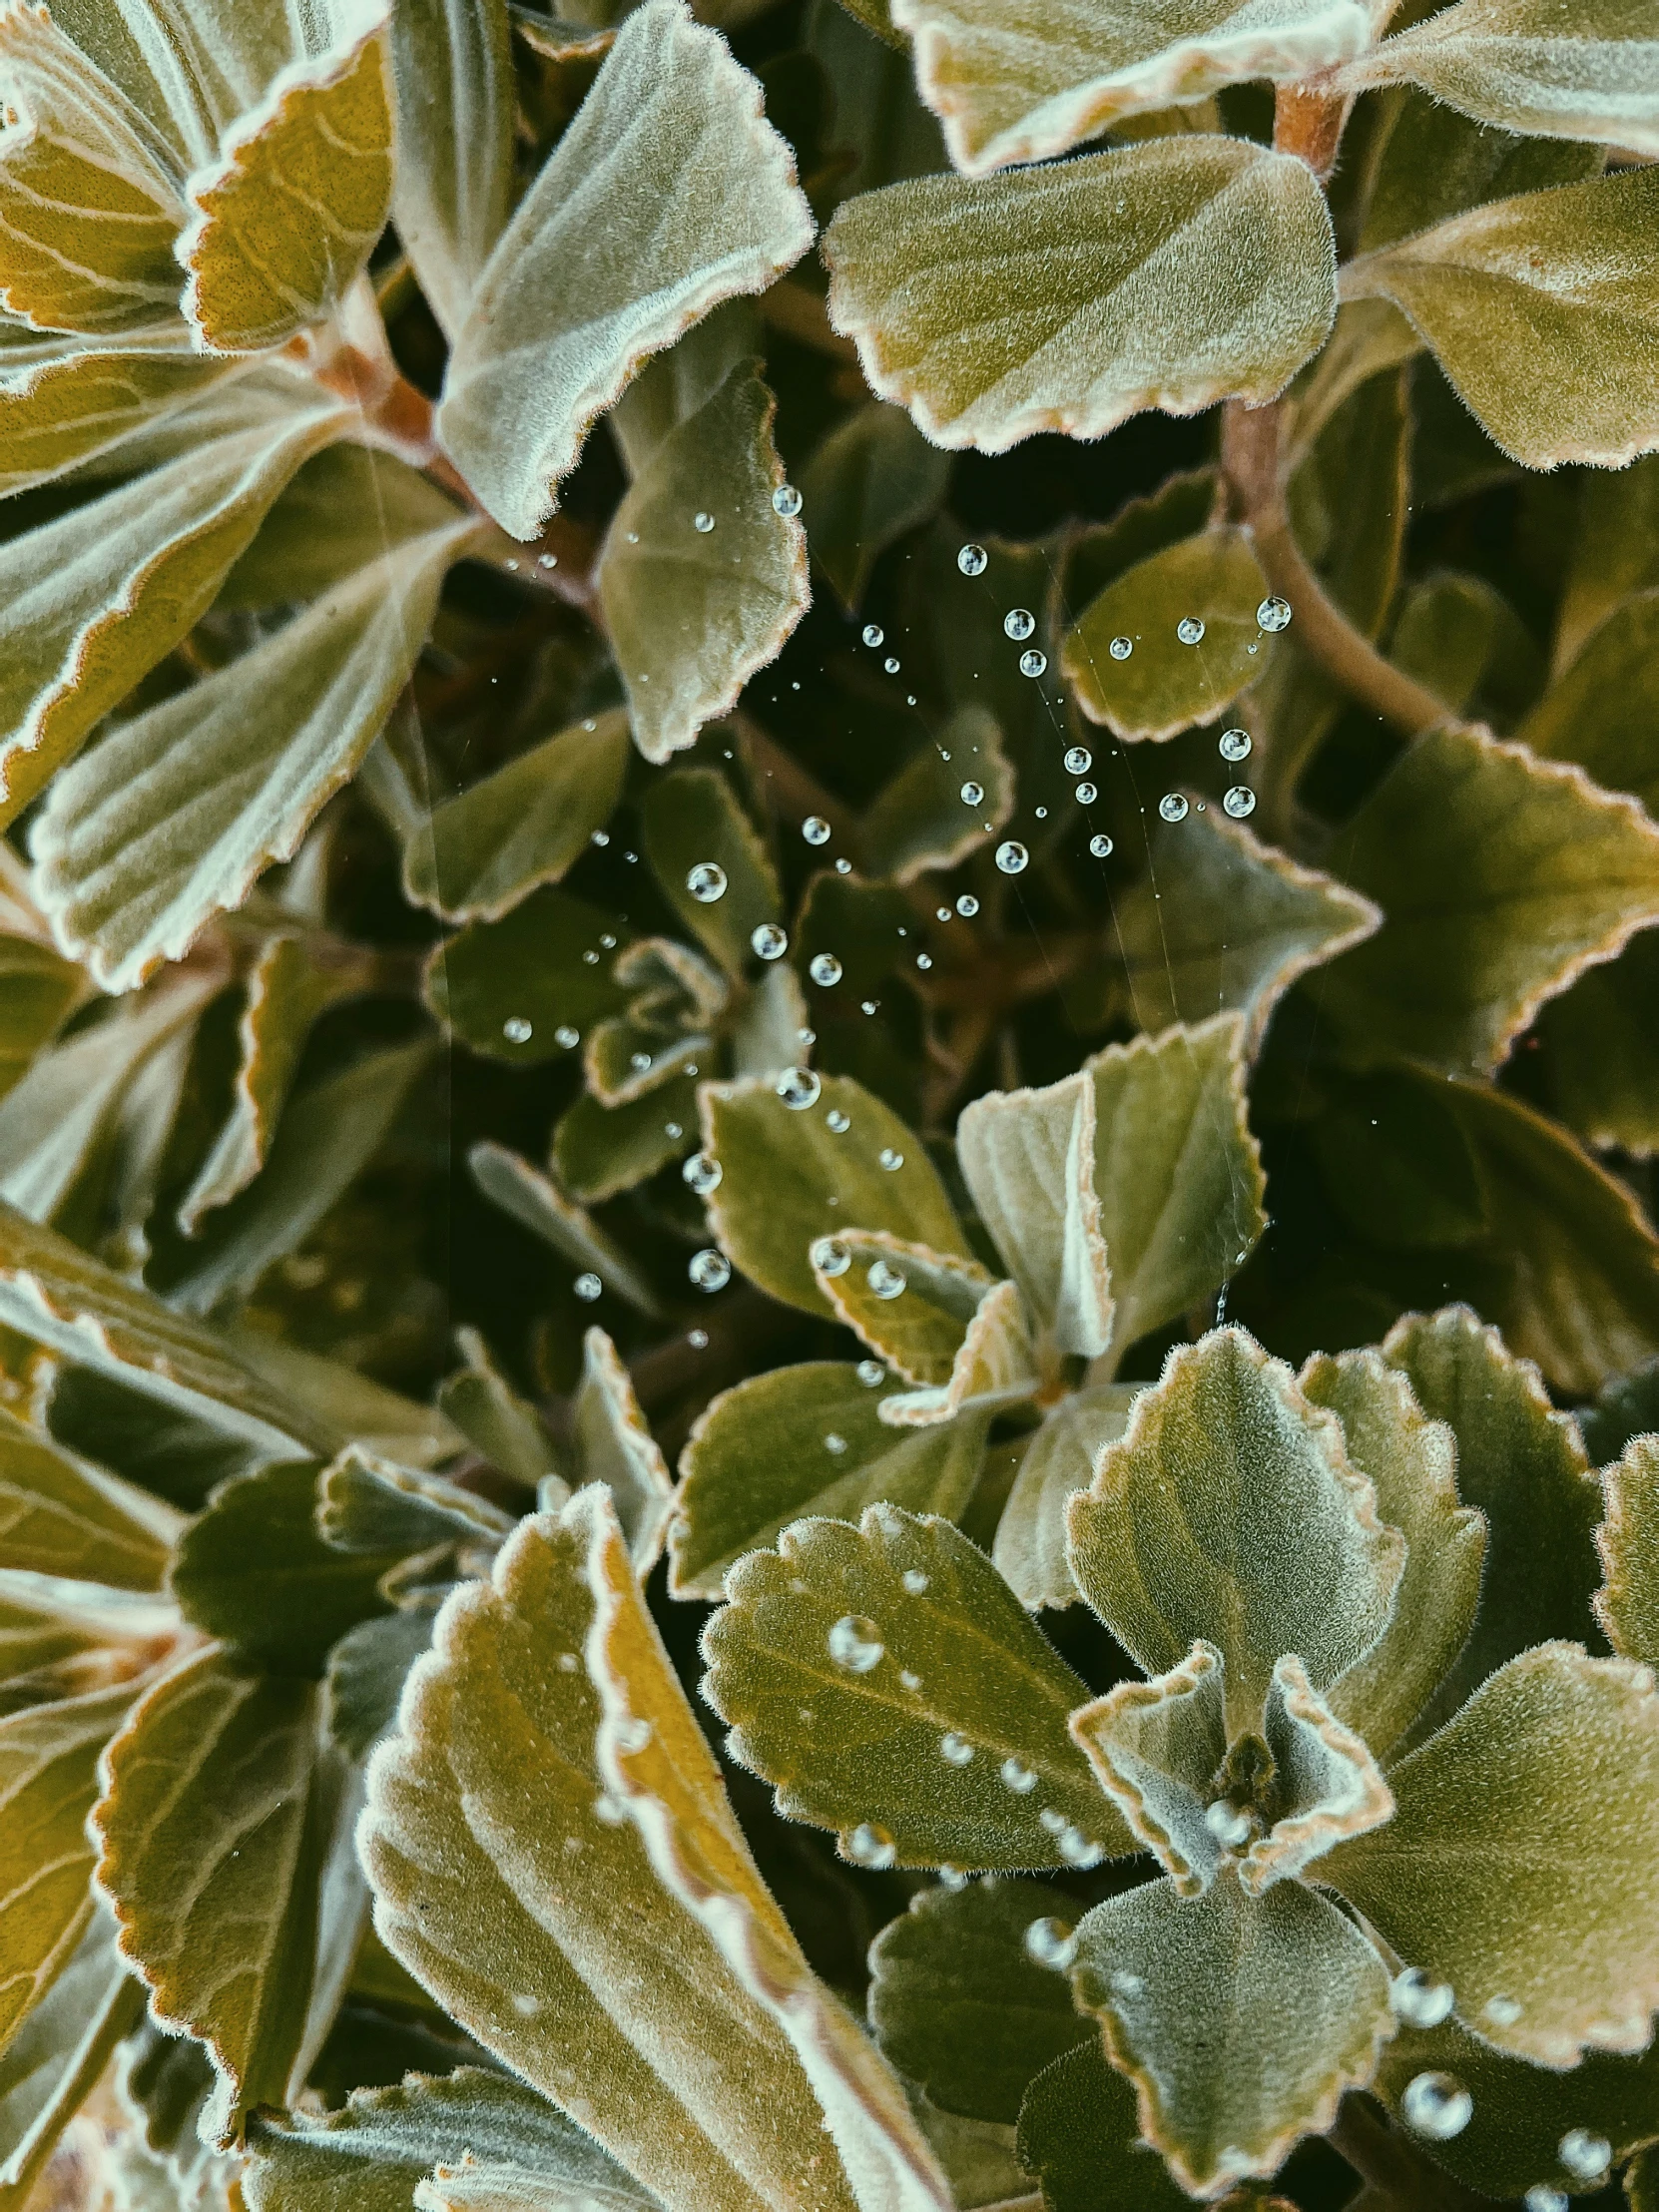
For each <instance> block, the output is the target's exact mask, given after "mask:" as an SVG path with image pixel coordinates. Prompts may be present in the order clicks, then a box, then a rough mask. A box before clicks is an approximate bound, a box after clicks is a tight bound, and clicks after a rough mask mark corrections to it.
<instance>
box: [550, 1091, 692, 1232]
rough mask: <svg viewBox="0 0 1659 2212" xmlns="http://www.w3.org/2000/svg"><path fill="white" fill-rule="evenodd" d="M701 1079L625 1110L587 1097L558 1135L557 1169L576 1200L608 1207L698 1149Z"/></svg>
mask: <svg viewBox="0 0 1659 2212" xmlns="http://www.w3.org/2000/svg"><path fill="white" fill-rule="evenodd" d="M696 1128H697V1079H696V1077H695V1076H674V1077H671V1078H670V1080H669V1081H668V1082H666V1083H663V1084H660V1085H659V1086H658V1087H657V1088H655V1089H653V1090H650V1091H647V1092H646V1093H645V1094H644V1096H643V1097H640V1098H634V1099H630V1100H629V1101H628V1103H627V1104H626V1105H623V1106H602V1105H601V1104H600V1103H599V1101H598V1099H597V1098H595V1097H594V1095H593V1093H592V1092H591V1091H584V1092H583V1093H582V1095H581V1097H580V1098H579V1099H577V1100H576V1102H575V1104H574V1105H573V1106H571V1108H570V1109H569V1111H568V1112H567V1113H564V1114H562V1115H561V1116H560V1117H559V1122H558V1126H557V1127H556V1128H555V1129H554V1132H553V1169H554V1173H555V1174H556V1175H557V1177H558V1179H559V1181H560V1182H561V1183H562V1184H563V1186H564V1188H565V1189H566V1190H567V1191H568V1192H569V1193H570V1195H571V1197H572V1198H579V1199H581V1200H582V1201H583V1203H584V1204H585V1205H589V1206H598V1205H602V1204H603V1203H604V1201H605V1200H606V1199H607V1198H615V1196H616V1194H617V1193H618V1191H626V1190H629V1189H631V1188H632V1187H633V1185H634V1184H636V1183H643V1182H644V1181H645V1179H646V1177H647V1176H649V1175H655V1174H656V1172H657V1170H658V1169H659V1168H660V1167H666V1166H667V1164H668V1162H669V1161H670V1160H678V1159H679V1158H680V1157H681V1156H682V1154H684V1153H687V1152H690V1151H691V1150H692V1148H693V1146H694V1144H695V1143H696V1136H695V1131H696Z"/></svg>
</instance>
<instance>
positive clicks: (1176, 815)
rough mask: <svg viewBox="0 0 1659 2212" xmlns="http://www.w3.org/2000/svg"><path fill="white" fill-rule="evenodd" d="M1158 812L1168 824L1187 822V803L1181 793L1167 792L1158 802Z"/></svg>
mask: <svg viewBox="0 0 1659 2212" xmlns="http://www.w3.org/2000/svg"><path fill="white" fill-rule="evenodd" d="M1158 812H1159V814H1161V815H1162V816H1163V818H1164V820H1165V821H1166V822H1185V821H1186V819H1187V802H1186V800H1185V799H1184V798H1183V797H1182V795H1181V793H1180V792H1165V794H1164V796H1163V798H1162V799H1160V800H1159V802H1158Z"/></svg>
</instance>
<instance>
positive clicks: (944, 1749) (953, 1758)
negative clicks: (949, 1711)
mask: <svg viewBox="0 0 1659 2212" xmlns="http://www.w3.org/2000/svg"><path fill="white" fill-rule="evenodd" d="M939 1757H940V1758H941V1759H942V1760H943V1761H944V1763H945V1765H946V1766H947V1767H965V1766H968V1765H969V1764H970V1763H971V1761H972V1759H973V1746H972V1745H971V1744H970V1743H969V1742H968V1740H967V1738H966V1737H965V1736H963V1735H959V1734H958V1733H957V1731H956V1730H955V1729H954V1728H948V1729H946V1730H945V1732H944V1734H943V1735H942V1736H941V1737H940V1738H939Z"/></svg>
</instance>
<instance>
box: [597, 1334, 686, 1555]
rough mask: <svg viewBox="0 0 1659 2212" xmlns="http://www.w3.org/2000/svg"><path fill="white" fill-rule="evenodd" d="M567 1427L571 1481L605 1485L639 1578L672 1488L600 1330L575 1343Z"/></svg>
mask: <svg viewBox="0 0 1659 2212" xmlns="http://www.w3.org/2000/svg"><path fill="white" fill-rule="evenodd" d="M571 1427H572V1442H573V1444H574V1446H575V1461H576V1480H577V1481H578V1482H579V1483H580V1482H603V1483H605V1484H606V1485H607V1487H608V1488H609V1490H610V1493H611V1503H612V1505H613V1506H614V1507H615V1509H616V1517H617V1521H618V1524H619V1525H620V1527H621V1529H622V1533H623V1536H624V1537H625V1538H626V1540H627V1544H628V1550H629V1554H630V1556H631V1557H632V1559H633V1562H634V1567H635V1570H636V1572H637V1573H638V1574H639V1575H640V1576H641V1578H642V1579H643V1578H644V1577H645V1576H646V1575H647V1574H649V1573H650V1571H651V1569H652V1568H653V1567H654V1566H655V1565H656V1563H657V1558H658V1555H659V1553H660V1552H661V1551H662V1548H663V1539H664V1536H665V1535H666V1533H667V1529H668V1522H669V1515H670V1513H671V1511H672V1509H673V1505H674V1483H673V1479H672V1478H671V1476H670V1474H669V1471H668V1462H667V1461H666V1460H665V1459H664V1457H663V1455H662V1452H661V1451H660V1450H659V1448H658V1446H657V1442H656V1439H655V1437H653V1435H652V1433H651V1430H650V1429H649V1428H648V1427H647V1425H646V1420H645V1415H644V1414H643V1413H642V1412H641V1410H640V1403H639V1399H638V1398H637V1397H636V1396H635V1395H634V1385H633V1382H632V1380H631V1379H630V1377H629V1374H628V1370H627V1369H626V1368H625V1367H624V1366H623V1364H622V1360H621V1356H620V1355H619V1354H618V1352H617V1348H616V1346H615V1345H614V1344H612V1342H611V1340H610V1338H609V1337H607V1336H606V1334H605V1332H604V1330H603V1329H590V1330H589V1331H588V1333H587V1335H586V1336H585V1337H584V1338H583V1339H582V1380H581V1382H580V1383H578V1384H577V1388H576V1396H575V1399H574V1402H573V1403H572V1406H571Z"/></svg>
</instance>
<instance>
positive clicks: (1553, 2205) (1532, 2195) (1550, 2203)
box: [1521, 2181, 1572, 2212]
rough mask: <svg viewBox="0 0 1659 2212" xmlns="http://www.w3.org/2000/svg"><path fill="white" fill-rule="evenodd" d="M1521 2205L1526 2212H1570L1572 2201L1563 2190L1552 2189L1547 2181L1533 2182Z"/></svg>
mask: <svg viewBox="0 0 1659 2212" xmlns="http://www.w3.org/2000/svg"><path fill="white" fill-rule="evenodd" d="M1521 2203H1522V2204H1523V2205H1524V2206H1525V2208H1526V2212H1570V2207H1571V2204H1572V2199H1571V2197H1569V2196H1568V2195H1567V2192H1566V2191H1565V2189H1552V2188H1551V2187H1550V2185H1549V2183H1548V2182H1547V2181H1538V2182H1534V2183H1533V2185H1532V2187H1531V2188H1530V2189H1528V2190H1527V2192H1526V2194H1525V2196H1524V2197H1522V2198H1521Z"/></svg>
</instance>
